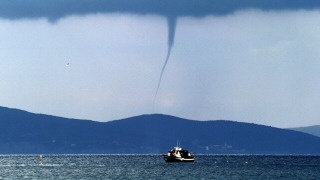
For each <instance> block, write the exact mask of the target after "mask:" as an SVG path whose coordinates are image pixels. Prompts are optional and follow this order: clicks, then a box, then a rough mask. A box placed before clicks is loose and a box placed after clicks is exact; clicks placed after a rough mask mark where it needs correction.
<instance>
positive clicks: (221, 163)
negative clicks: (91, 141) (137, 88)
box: [0, 154, 320, 180]
mask: <svg viewBox="0 0 320 180" xmlns="http://www.w3.org/2000/svg"><path fill="white" fill-rule="evenodd" d="M39 156H40V155H0V179H166V180H167V179H168V180H169V179H197V180H198V179H210V180H212V179H219V180H228V179H237V180H238V179H244V180H248V179H254V180H256V179H263V180H271V179H290V180H293V179H308V180H310V179H315V180H316V179H317V180H318V179H320V156H313V155H196V156H195V157H196V159H195V162H188V163H181V162H179V163H177V162H171V163H167V162H165V161H164V159H163V157H162V156H161V155H72V154H65V155H46V154H44V155H42V158H43V159H42V164H41V163H40V161H39Z"/></svg>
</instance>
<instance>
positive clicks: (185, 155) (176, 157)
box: [162, 145, 194, 162]
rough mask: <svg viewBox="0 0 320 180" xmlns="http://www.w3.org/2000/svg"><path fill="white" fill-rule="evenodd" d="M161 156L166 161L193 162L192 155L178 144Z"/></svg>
mask: <svg viewBox="0 0 320 180" xmlns="http://www.w3.org/2000/svg"><path fill="white" fill-rule="evenodd" d="M162 156H163V158H164V160H165V161H166V162H194V155H193V154H192V153H191V152H189V151H188V150H185V149H182V148H181V147H179V146H178V145H177V147H174V149H172V150H170V151H168V154H164V155H162Z"/></svg>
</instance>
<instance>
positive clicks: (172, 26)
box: [152, 17, 177, 111]
mask: <svg viewBox="0 0 320 180" xmlns="http://www.w3.org/2000/svg"><path fill="white" fill-rule="evenodd" d="M167 22H168V53H167V57H166V61H165V62H164V64H163V67H162V70H161V74H160V78H159V82H158V87H157V90H156V94H155V95H154V99H153V106H152V111H154V105H155V101H156V97H157V94H158V91H159V88H160V84H161V79H162V75H163V72H164V70H165V68H166V66H167V63H168V60H169V58H170V54H171V49H172V46H173V43H174V35H175V31H176V26H177V18H176V17H167Z"/></svg>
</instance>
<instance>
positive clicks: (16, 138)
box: [0, 107, 320, 154]
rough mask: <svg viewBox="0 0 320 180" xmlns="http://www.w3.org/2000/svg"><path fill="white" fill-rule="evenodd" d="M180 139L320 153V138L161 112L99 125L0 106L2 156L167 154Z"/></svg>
mask: <svg viewBox="0 0 320 180" xmlns="http://www.w3.org/2000/svg"><path fill="white" fill-rule="evenodd" d="M178 139H179V140H181V145H182V147H183V148H186V149H189V150H190V151H193V152H197V153H200V154H320V138H319V137H316V136H313V135H310V134H306V133H302V132H297V131H294V130H289V129H281V128H275V127H270V126H265V125H258V124H253V123H243V122H235V121H230V120H210V121H197V120H188V119H184V118H178V117H174V116H169V115H163V114H148V115H140V116H134V117H129V118H124V119H119V120H113V121H109V122H96V121H91V120H78V119H71V118H62V117H57V116H52V115H44V114H35V113H30V112H27V111H23V110H19V109H12V108H5V107H0V144H1V146H0V153H1V154H163V153H166V152H167V151H168V150H169V149H171V148H172V147H173V146H175V142H176V141H177V140H178Z"/></svg>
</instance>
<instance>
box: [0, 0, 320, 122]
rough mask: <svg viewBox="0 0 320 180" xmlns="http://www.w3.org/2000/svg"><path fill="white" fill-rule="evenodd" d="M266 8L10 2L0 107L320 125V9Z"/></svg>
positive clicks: (0, 20) (2, 45)
mask: <svg viewBox="0 0 320 180" xmlns="http://www.w3.org/2000/svg"><path fill="white" fill-rule="evenodd" d="M110 2H113V3H110ZM117 2H118V3H117ZM172 2H174V3H173V4H172ZM258 2H259V3H257V2H256V1H255V0H252V1H250V0H246V1H235V2H233V1H191V0H186V1H142V0H137V1H126V0H122V1H107V2H104V1H73V0H66V1H59V0H57V1H28V0H26V1H19V0H18V1H14V0H13V1H1V3H0V7H1V8H0V106H5V107H10V108H18V109H23V110H27V111H30V112H34V113H42V114H50V115H55V116H62V117H68V118H78V119H90V120H94V121H110V120H116V119H122V118H127V117H131V116H137V115H142V114H152V113H161V114H168V115H173V116H178V117H182V118H187V119H194V120H217V119H225V120H233V121H239V122H249V123H256V124H263V125H270V126H274V127H281V128H285V127H298V126H309V125H319V124H320V111H319V110H318V108H319V107H320V95H319V93H320V75H319V73H320V61H319V57H320V51H319V47H320V9H319V7H320V5H319V4H320V2H319V3H318V2H317V1H300V0H297V1H294V2H296V3H291V2H289V1H276V2H273V1H271V2H273V3H269V1H258ZM286 2H288V3H286ZM190 7H191V8H190ZM189 12H190V13H189ZM172 19H176V24H173V25H171V26H170V25H168V22H167V21H168V20H172ZM171 22H172V21H171ZM169 24H170V23H169ZM174 27H175V28H174ZM170 28H171V31H172V30H173V32H171V33H173V34H172V35H173V40H174V43H173V46H172V49H171V54H170V57H169V59H168V62H167V64H166V66H165V68H164V71H163V76H162V80H161V83H160V86H159V90H158V92H157V95H156V97H155V93H156V91H157V87H158V83H159V78H160V74H161V71H162V69H163V67H164V63H165V60H166V57H167V53H168V43H169V42H168V41H169V40H168V32H169V30H170ZM67 64H68V65H67ZM154 98H155V99H154Z"/></svg>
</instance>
